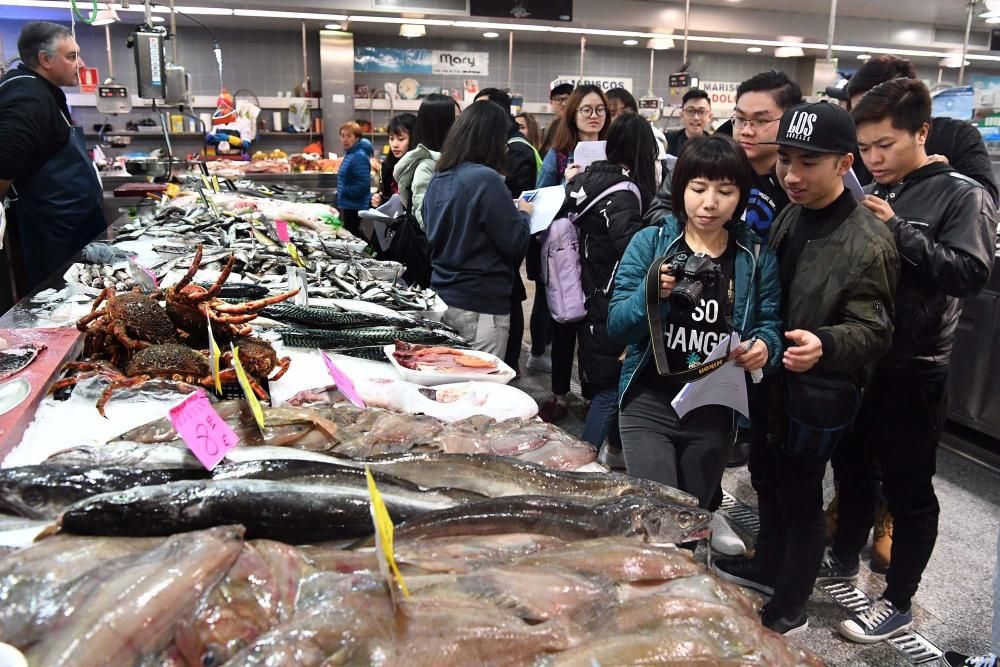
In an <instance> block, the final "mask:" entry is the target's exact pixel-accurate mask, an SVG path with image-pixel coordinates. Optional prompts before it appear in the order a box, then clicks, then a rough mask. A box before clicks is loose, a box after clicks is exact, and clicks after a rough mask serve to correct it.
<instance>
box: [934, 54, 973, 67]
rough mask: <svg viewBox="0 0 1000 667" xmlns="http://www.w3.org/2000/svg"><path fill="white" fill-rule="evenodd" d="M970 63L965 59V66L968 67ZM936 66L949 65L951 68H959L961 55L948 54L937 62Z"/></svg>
mask: <svg viewBox="0 0 1000 667" xmlns="http://www.w3.org/2000/svg"><path fill="white" fill-rule="evenodd" d="M971 64H972V63H970V62H969V61H968V60H966V61H965V66H966V67H968V66H969V65H971ZM938 66H939V67H949V68H951V69H957V68H959V67H961V66H962V56H961V54H959V55H957V56H956V55H950V56H948V57H947V58H942V59H941V60H940V61H939V62H938Z"/></svg>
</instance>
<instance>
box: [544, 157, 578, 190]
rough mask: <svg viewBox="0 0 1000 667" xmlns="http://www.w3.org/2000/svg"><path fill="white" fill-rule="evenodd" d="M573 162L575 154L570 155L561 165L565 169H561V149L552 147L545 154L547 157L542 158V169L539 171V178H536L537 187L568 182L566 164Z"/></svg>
mask: <svg viewBox="0 0 1000 667" xmlns="http://www.w3.org/2000/svg"><path fill="white" fill-rule="evenodd" d="M571 162H573V156H572V155H569V156H567V158H566V162H564V163H563V164H562V165H561V166H562V168H563V171H560V170H559V167H560V164H559V151H557V150H556V149H554V148H550V149H549V152H548V153H546V154H545V159H544V160H542V170H541V171H540V172H538V178H536V179H535V187H536V188H547V187H551V186H553V185H562V184H563V183H565V182H566V178H565V176H566V175H565V173H564V171H565V169H566V165H568V164H570V163H571Z"/></svg>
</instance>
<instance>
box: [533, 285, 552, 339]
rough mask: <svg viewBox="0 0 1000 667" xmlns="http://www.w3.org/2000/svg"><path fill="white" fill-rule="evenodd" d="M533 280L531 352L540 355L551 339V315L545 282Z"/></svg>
mask: <svg viewBox="0 0 1000 667" xmlns="http://www.w3.org/2000/svg"><path fill="white" fill-rule="evenodd" d="M534 282H535V299H534V301H533V302H532V303H531V321H530V323H529V324H528V326H529V328H530V330H531V354H532V355H534V356H536V357H540V356H542V355H543V354H545V348H547V347H548V346H549V342H550V341H551V340H552V315H550V314H549V302H548V301H546V300H545V283H543V282H542V281H541V280H536V281H534Z"/></svg>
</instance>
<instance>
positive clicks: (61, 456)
mask: <svg viewBox="0 0 1000 667" xmlns="http://www.w3.org/2000/svg"><path fill="white" fill-rule="evenodd" d="M48 464H53V465H59V464H62V465H80V466H92V467H101V466H107V467H121V468H125V467H131V468H141V469H144V470H152V469H157V468H201V469H204V467H205V466H204V465H203V464H202V463H201V461H199V460H198V458H197V457H196V456H195V455H194V454H192V453H191V450H189V449H187V448H186V447H183V446H177V445H174V444H163V443H161V444H141V443H134V442H109V443H107V444H104V445H80V446H78V447H70V448H69V449H64V450H62V451H58V452H56V453H54V454H52V455H51V456H49V457H48V458H47V459H45V461H44V465H48Z"/></svg>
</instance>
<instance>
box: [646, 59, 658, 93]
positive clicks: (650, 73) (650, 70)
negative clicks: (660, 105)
mask: <svg viewBox="0 0 1000 667" xmlns="http://www.w3.org/2000/svg"><path fill="white" fill-rule="evenodd" d="M655 57H656V49H650V50H649V88H648V89H647V93H646V94H647V95H649V96H652V95H653V60H654V58H655Z"/></svg>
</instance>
